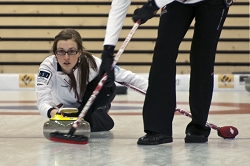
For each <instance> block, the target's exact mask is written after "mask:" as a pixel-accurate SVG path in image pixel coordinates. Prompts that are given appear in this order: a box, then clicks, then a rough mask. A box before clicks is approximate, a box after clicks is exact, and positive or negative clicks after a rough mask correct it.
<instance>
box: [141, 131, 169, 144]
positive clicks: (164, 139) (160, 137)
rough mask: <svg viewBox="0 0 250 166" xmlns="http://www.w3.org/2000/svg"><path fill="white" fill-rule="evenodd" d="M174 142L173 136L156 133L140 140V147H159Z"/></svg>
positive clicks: (148, 134)
mask: <svg viewBox="0 0 250 166" xmlns="http://www.w3.org/2000/svg"><path fill="white" fill-rule="evenodd" d="M170 142H173V137H172V136H167V135H164V134H159V133H155V132H151V133H147V134H146V135H145V136H143V137H141V138H139V139H138V141H137V144H138V145H158V144H164V143H170Z"/></svg>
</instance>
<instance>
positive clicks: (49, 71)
mask: <svg viewBox="0 0 250 166" xmlns="http://www.w3.org/2000/svg"><path fill="white" fill-rule="evenodd" d="M93 57H94V58H95V61H96V64H97V67H98V71H99V67H100V65H101V59H100V58H98V57H95V56H93ZM114 69H115V80H116V81H117V82H126V83H129V84H131V85H133V86H135V87H137V88H139V89H141V90H144V91H146V90H147V87H148V80H147V79H146V78H143V77H140V76H138V75H136V74H135V73H132V72H131V71H128V70H125V69H122V68H119V67H118V66H115V68H114ZM98 71H94V70H93V69H90V74H89V82H90V81H92V80H93V79H94V78H95V77H96V76H97V75H98ZM74 75H75V78H76V81H77V83H78V82H79V80H78V69H76V70H75V71H74ZM77 85H79V84H77ZM79 92H80V88H79V87H77V93H75V92H74V90H73V89H72V90H70V78H69V76H68V75H67V74H65V73H64V72H62V71H61V70H60V66H59V65H58V63H57V61H56V58H55V55H51V56H49V57H47V58H46V59H45V60H44V61H43V62H42V63H41V65H40V67H39V74H38V76H37V86H36V95H37V107H38V110H39V112H40V114H41V115H42V116H44V117H47V112H48V110H49V109H51V108H53V107H54V108H56V107H57V106H58V105H60V107H61V105H62V104H63V107H64V108H69V107H70V108H78V107H79V106H80V103H79V102H81V99H78V97H77V95H78V94H79ZM78 101H79V102H78Z"/></svg>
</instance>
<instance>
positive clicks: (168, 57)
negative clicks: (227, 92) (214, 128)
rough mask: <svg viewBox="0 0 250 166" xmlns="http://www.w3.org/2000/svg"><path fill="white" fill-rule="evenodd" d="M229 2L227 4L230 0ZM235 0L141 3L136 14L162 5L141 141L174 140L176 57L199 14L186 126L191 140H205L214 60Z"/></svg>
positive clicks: (139, 16)
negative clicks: (231, 5)
mask: <svg viewBox="0 0 250 166" xmlns="http://www.w3.org/2000/svg"><path fill="white" fill-rule="evenodd" d="M227 3H228V4H227ZM231 3H232V1H224V0H175V1H173V2H172V3H170V4H167V5H166V6H164V7H163V5H165V4H164V0H155V1H152V0H151V1H150V0H149V2H148V3H146V4H145V5H143V7H142V8H140V9H136V10H135V12H134V16H133V20H134V21H137V20H138V19H144V21H145V20H147V19H149V17H148V13H150V12H151V13H152V11H150V10H149V6H150V7H152V6H154V7H159V8H160V7H163V8H162V11H161V15H160V22H159V27H158V37H157V40H156V45H155V48H154V56H153V62H152V65H151V69H150V73H149V86H148V89H147V94H146V97H145V101H144V106H143V121H144V131H145V133H146V135H145V136H143V137H141V138H139V139H138V142H137V144H140V145H157V144H162V143H170V142H172V141H173V138H172V121H173V118H174V113H175V108H176V89H175V80H176V58H177V56H178V49H179V45H180V43H181V41H182V40H183V38H184V36H185V34H186V32H187V30H188V29H189V27H190V24H191V23H192V21H193V20H194V19H195V24H194V34H193V39H192V45H191V50H190V67H191V73H190V89H189V105H190V110H191V113H192V120H191V122H190V123H189V124H188V125H187V127H186V132H185V133H186V137H185V142H186V143H205V142H207V141H208V136H209V134H210V130H211V129H210V128H209V127H206V121H207V118H208V113H209V109H210V105H211V100H212V94H213V82H214V61H215V53H216V49H217V44H218V40H219V37H220V34H221V30H222V27H223V24H224V21H225V19H226V16H227V13H228V9H229V5H230V4H231Z"/></svg>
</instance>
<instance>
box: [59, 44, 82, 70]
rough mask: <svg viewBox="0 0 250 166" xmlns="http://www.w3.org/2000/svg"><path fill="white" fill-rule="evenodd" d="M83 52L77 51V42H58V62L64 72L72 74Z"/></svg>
mask: <svg viewBox="0 0 250 166" xmlns="http://www.w3.org/2000/svg"><path fill="white" fill-rule="evenodd" d="M80 55H81V52H80V51H78V49H77V44H76V42H75V41H73V40H71V39H69V40H59V41H58V42H57V50H56V57H57V61H58V63H59V64H60V66H61V67H62V70H63V72H65V73H66V74H70V73H71V72H72V69H73V68H74V66H75V65H76V63H77V61H78V58H79V56H80Z"/></svg>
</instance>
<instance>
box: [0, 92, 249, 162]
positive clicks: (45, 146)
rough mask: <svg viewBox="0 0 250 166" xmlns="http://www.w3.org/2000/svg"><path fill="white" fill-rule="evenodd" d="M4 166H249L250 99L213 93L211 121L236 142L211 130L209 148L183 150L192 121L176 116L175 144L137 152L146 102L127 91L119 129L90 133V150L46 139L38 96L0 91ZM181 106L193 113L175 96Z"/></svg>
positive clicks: (116, 111)
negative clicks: (231, 130) (230, 129)
mask: <svg viewBox="0 0 250 166" xmlns="http://www.w3.org/2000/svg"><path fill="white" fill-rule="evenodd" d="M0 94H1V95H0V125H1V127H0V147H1V150H0V156H1V160H0V166H7V165H8V166H12V165H13V166H14V165H15V166H29V165H32V166H72V165H77V166H78V165H82V166H103V165H106V166H166V165H169V166H219V165H221V166H227V165H228V166H229V165H230V166H232V165H240V166H249V165H250V157H249V156H250V150H249V149H250V122H249V121H250V93H249V92H247V91H240V92H235V91H233V92H223V91H219V92H214V97H213V103H212V106H211V111H210V115H209V119H208V121H209V122H210V123H213V124H215V125H217V126H220V127H222V126H228V125H232V126H235V127H237V128H238V130H239V135H238V136H237V137H236V138H235V139H223V138H221V137H219V136H218V135H217V131H216V130H214V129H212V130H211V135H210V137H209V140H208V142H207V143H204V144H185V143H184V137H185V133H184V131H185V127H186V125H187V123H188V122H189V121H190V118H189V117H186V116H184V115H182V114H179V113H176V115H175V118H174V122H173V126H174V129H173V143H168V144H161V145H156V146H139V145H137V144H136V142H137V139H138V138H139V137H141V136H143V135H144V132H143V121H142V115H141V113H142V105H143V100H144V96H143V95H141V94H139V93H137V92H135V91H132V90H128V91H127V94H125V95H117V96H116V98H115V99H114V101H113V103H112V106H111V110H110V112H109V113H110V115H111V116H112V118H113V119H114V122H115V127H114V128H113V129H112V130H111V131H109V132H96V133H91V135H90V139H89V142H88V144H86V145H76V144H66V143H58V142H52V141H49V140H47V139H45V138H44V136H43V124H44V122H46V121H47V120H48V119H46V118H43V117H42V116H41V115H40V114H39V113H38V110H37V108H36V96H35V92H34V90H21V91H20V90H19V91H7V90H3V91H0ZM177 101H178V103H177V105H178V107H179V108H182V109H184V110H185V111H189V107H188V92H187V91H177Z"/></svg>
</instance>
